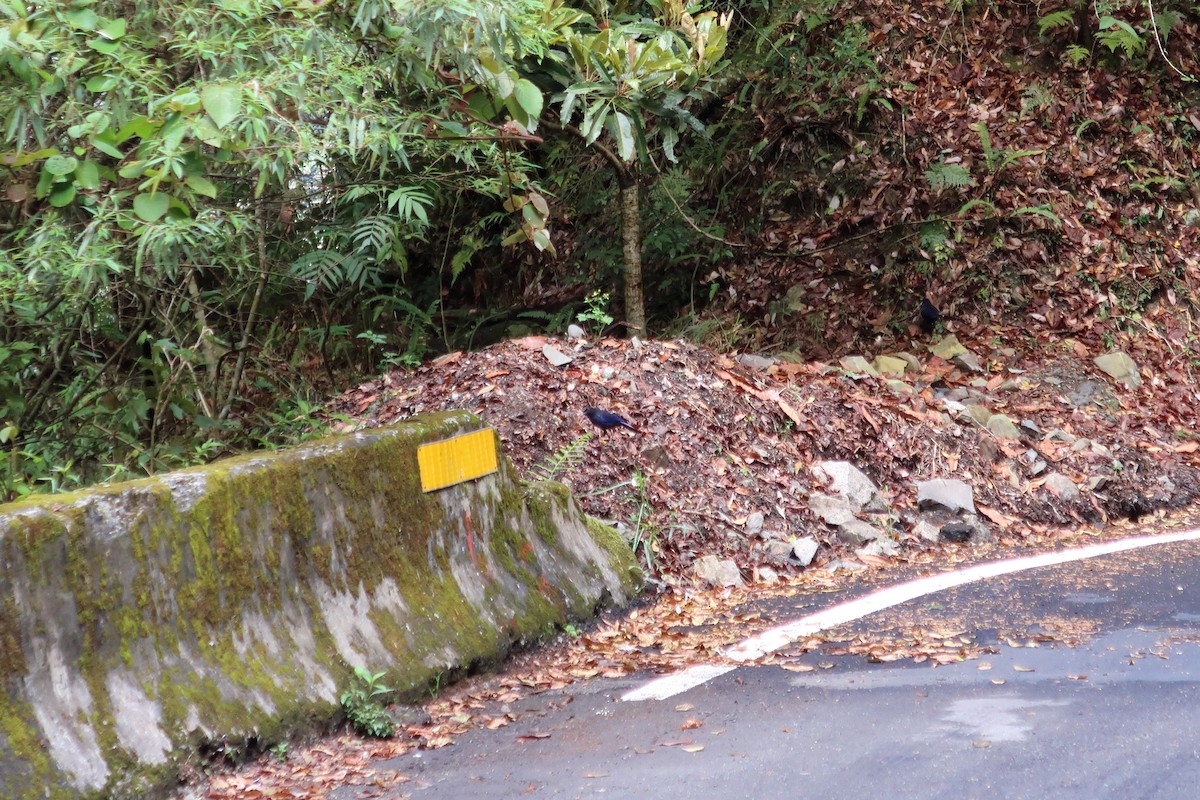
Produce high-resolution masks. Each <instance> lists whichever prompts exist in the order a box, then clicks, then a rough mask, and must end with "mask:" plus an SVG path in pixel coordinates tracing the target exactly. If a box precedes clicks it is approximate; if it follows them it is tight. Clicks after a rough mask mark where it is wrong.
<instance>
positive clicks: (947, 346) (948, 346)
mask: <svg viewBox="0 0 1200 800" xmlns="http://www.w3.org/2000/svg"><path fill="white" fill-rule="evenodd" d="M929 352H930V353H932V354H933V355H935V356H937V357H938V358H940V359H943V360H944V361H952V360H953V359H954V357H955V356H959V355H963V354H964V353H969V352H970V351H969V350H967V348H965V347H963V345H962V344H961V343H960V342H959V341H958V337H957V336H955V335H954V334H950V335H949V336H943V337H942V338H941V340H940V341H938V343H937V344H935V345H934V346H933V347H931V348H929Z"/></svg>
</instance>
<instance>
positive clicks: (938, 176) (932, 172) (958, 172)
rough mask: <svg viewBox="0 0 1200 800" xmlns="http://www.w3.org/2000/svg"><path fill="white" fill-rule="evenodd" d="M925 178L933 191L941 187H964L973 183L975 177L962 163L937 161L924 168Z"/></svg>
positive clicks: (939, 189) (937, 190)
mask: <svg viewBox="0 0 1200 800" xmlns="http://www.w3.org/2000/svg"><path fill="white" fill-rule="evenodd" d="M925 180H927V181H929V186H930V188H931V189H933V190H934V191H935V192H940V191H941V190H943V189H950V188H954V189H964V188H966V187H968V186H974V185H975V179H974V178H972V177H971V173H970V172H968V171H967V168H966V167H964V166H963V165H962V164H947V163H946V162H944V161H939V162H937V163H936V164H933V165H932V166H930V167H929V169H927V170H925Z"/></svg>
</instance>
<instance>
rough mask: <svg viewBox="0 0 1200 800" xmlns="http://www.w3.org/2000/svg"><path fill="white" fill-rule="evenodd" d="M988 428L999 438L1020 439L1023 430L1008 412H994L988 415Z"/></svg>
mask: <svg viewBox="0 0 1200 800" xmlns="http://www.w3.org/2000/svg"><path fill="white" fill-rule="evenodd" d="M987 429H988V430H989V431H991V432H992V435H993V436H995V437H997V438H998V439H1020V438H1021V431H1019V430H1018V429H1017V426H1016V425H1015V424H1014V423H1013V421H1012V418H1011V417H1009V416H1008V415H1007V414H992V416H990V417H988V421H987Z"/></svg>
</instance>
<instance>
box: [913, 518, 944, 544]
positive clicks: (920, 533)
mask: <svg viewBox="0 0 1200 800" xmlns="http://www.w3.org/2000/svg"><path fill="white" fill-rule="evenodd" d="M912 532H913V535H914V536H917V537H920V538H921V539H924V540H925V541H927V542H936V541H938V526H937V525H934V524H933V523H932V522H930V521H929V520H927V519H919V520H917V521H916V522H915V523H913V529H912Z"/></svg>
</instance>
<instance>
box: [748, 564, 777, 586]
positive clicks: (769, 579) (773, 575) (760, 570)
mask: <svg viewBox="0 0 1200 800" xmlns="http://www.w3.org/2000/svg"><path fill="white" fill-rule="evenodd" d="M754 577H755V578H757V579H758V582H759V583H779V573H778V572H776V571H775V570H773V569H771V568H770V567H757V568H755V570H754Z"/></svg>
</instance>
